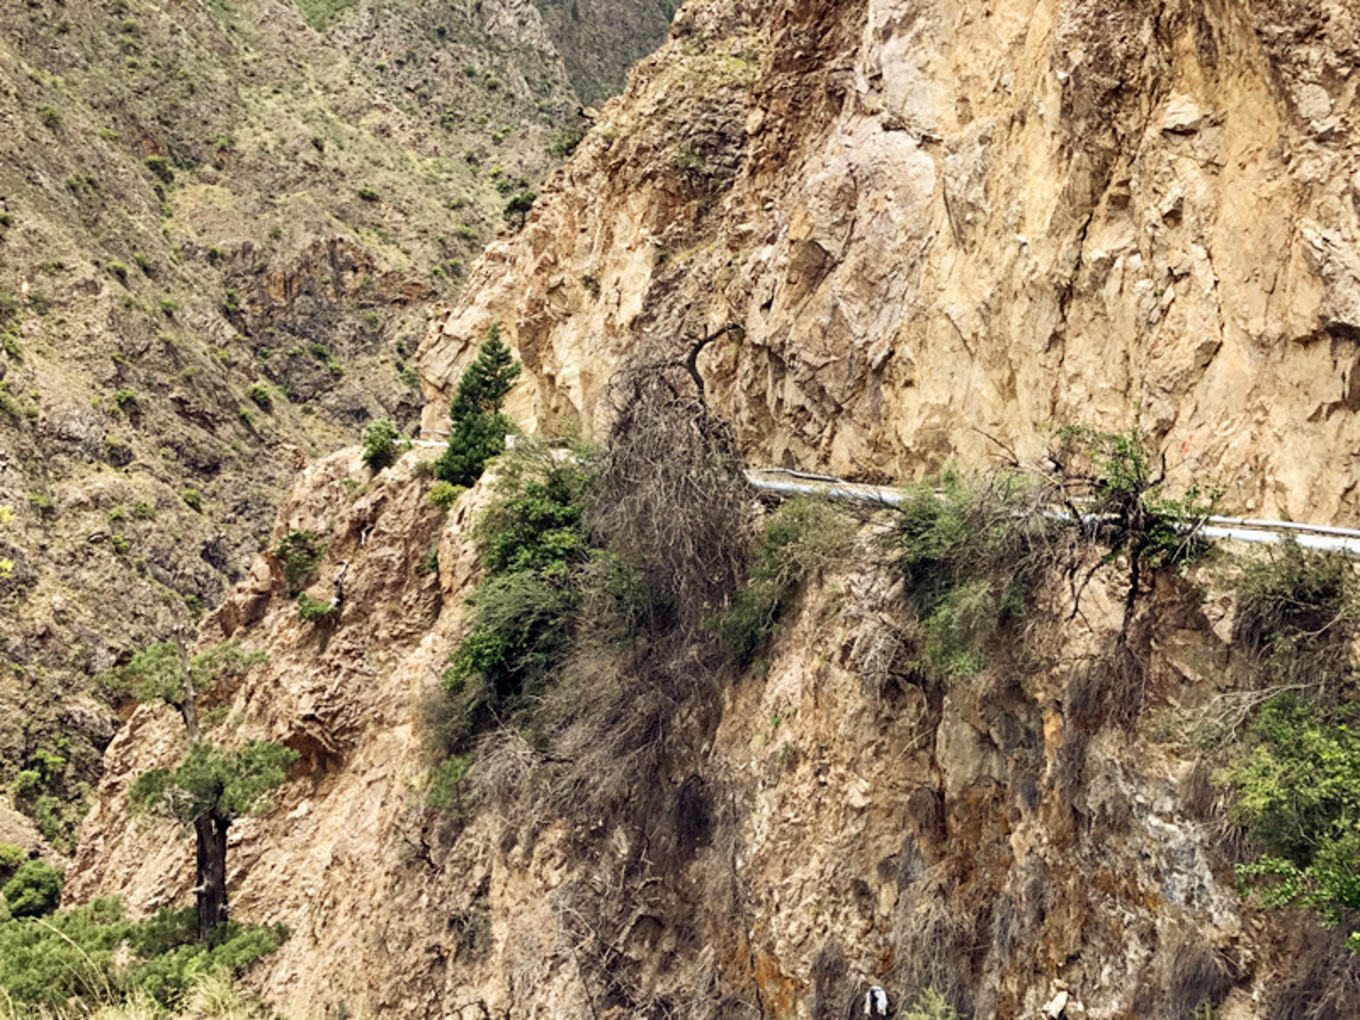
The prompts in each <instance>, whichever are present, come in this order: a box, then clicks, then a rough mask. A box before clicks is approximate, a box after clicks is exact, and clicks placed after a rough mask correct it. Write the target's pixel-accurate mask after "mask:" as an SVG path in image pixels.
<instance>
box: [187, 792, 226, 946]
mask: <svg viewBox="0 0 1360 1020" xmlns="http://www.w3.org/2000/svg"><path fill="white" fill-rule="evenodd" d="M230 825H231V820H230V819H228V818H223V817H222V816H221V815H218V814H217V813H215V812H214V813H210V814H206V815H204V816H203V817H201V818H199V819H198V820H197V821H196V822H194V840H195V842H196V843H197V845H198V889H197V890H195V891H196V893H197V896H198V937H199V940H200V941H203V942H206V941H207V940H208V937H209V936H210V935H211V934H212V931H213V929H214V928H216V927H217V926H218V925H219V924H221V923H222V922H223V921H225V920H226V919H227V827H228V826H230Z"/></svg>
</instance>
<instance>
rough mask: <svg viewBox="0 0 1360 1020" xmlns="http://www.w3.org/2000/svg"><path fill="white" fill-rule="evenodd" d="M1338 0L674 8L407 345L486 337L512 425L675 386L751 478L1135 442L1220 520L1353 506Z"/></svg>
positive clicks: (1347, 39) (1351, 99) (435, 383)
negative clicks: (1209, 502) (690, 348)
mask: <svg viewBox="0 0 1360 1020" xmlns="http://www.w3.org/2000/svg"><path fill="white" fill-rule="evenodd" d="M1358 31H1360V27H1358V23H1357V19H1356V15H1355V12H1354V11H1353V10H1351V9H1350V8H1349V7H1348V6H1346V5H1344V4H1329V3H1305V2H1299V3H1290V4H1284V5H1281V4H1267V3H1258V2H1252V3H1248V4H1245V5H1243V4H1238V5H1229V6H1223V5H1219V4H1213V3H1199V2H1190V0H1184V2H1183V0H1172V2H1167V3H1133V4H1122V5H1120V6H1118V7H1117V8H1111V7H1110V6H1109V5H1108V4H1101V3H1094V2H1087V0H1054V2H1037V3H1002V4H975V3H964V4H962V5H953V6H950V5H945V4H937V3H930V2H926V3H917V2H902V0H871V2H867V3H858V2H855V3H819V4H808V3H773V2H771V3H764V4H756V5H750V4H742V5H736V4H726V3H714V4H706V5H690V6H689V7H687V8H686V9H685V10H684V11H683V12H682V13H681V14H680V16H679V17H678V19H677V22H676V26H675V28H674V29H673V31H672V38H671V41H670V43H669V44H668V45H667V47H665V48H664V49H663V50H662V51H661V52H659V53H658V54H656V55H655V56H653V57H652V58H649V59H648V60H647V61H644V62H643V64H642V65H640V67H639V69H638V70H637V71H636V72H635V73H634V75H633V77H632V79H631V82H630V85H629V88H628V90H627V92H626V94H625V95H624V96H623V97H622V98H621V99H619V100H617V101H614V102H612V103H611V104H609V105H608V106H607V107H606V108H605V110H604V111H603V113H602V115H601V117H600V119H599V120H598V122H597V124H596V126H595V128H594V130H593V131H592V132H591V133H590V135H589V136H588V137H587V139H586V141H585V142H584V143H583V144H582V146H581V149H580V151H579V153H578V155H577V156H576V158H575V159H574V160H573V161H572V162H571V163H570V164H569V165H568V166H567V167H566V168H565V169H564V170H563V171H562V172H561V173H560V175H559V176H558V177H556V178H555V180H554V181H553V183H552V185H551V186H550V187H548V188H547V189H545V191H544V193H543V195H542V196H541V197H540V199H539V202H538V205H537V207H536V209H535V212H534V214H533V216H532V217H531V218H530V221H529V224H528V226H527V227H526V228H525V229H524V231H523V232H521V233H519V234H518V235H516V236H513V237H505V238H502V239H501V240H499V241H498V242H496V243H495V244H493V245H492V246H491V247H490V248H489V249H488V251H487V253H486V255H485V257H484V259H483V261H482V262H481V263H480V265H479V267H478V269H477V270H476V271H475V273H474V275H473V276H472V277H471V279H470V283H471V286H469V287H468V289H467V291H466V292H465V295H466V296H465V298H464V300H463V302H462V303H461V304H460V305H459V306H458V307H457V308H455V309H454V310H453V312H452V313H451V314H450V315H449V317H448V318H447V319H446V320H445V321H444V322H443V323H441V324H440V325H439V327H438V328H437V329H436V331H435V332H434V333H433V334H432V336H431V337H430V338H429V339H428V340H427V341H426V344H425V347H424V351H425V356H424V375H425V383H426V389H427V393H428V394H429V395H430V396H431V397H434V398H435V405H433V406H432V407H431V408H430V409H428V410H427V412H426V416H427V423H428V422H430V421H433V420H436V419H438V418H439V417H440V416H441V413H442V412H441V410H440V408H439V406H438V405H439V404H440V402H441V401H442V402H444V403H446V402H447V398H448V395H449V392H450V389H449V388H450V387H451V386H452V384H453V380H454V379H455V378H456V375H457V372H456V369H457V367H458V366H459V365H460V364H461V363H462V362H463V361H464V360H465V359H466V357H467V351H468V349H469V347H470V345H472V344H474V343H475V341H476V340H478V339H479V338H480V337H481V336H482V335H483V334H484V333H485V331H486V329H487V327H488V326H489V325H490V324H491V323H492V322H500V323H502V325H503V328H504V330H505V335H506V336H507V338H508V339H509V340H510V341H511V342H513V343H514V344H515V346H516V347H517V349H518V351H519V352H520V354H521V356H522V357H523V358H524V360H525V364H526V366H527V367H528V369H529V372H528V373H527V374H526V376H525V379H524V382H523V383H522V387H521V393H520V394H519V404H518V406H517V410H518V411H519V412H520V413H521V414H522V415H524V416H525V417H526V418H528V419H530V420H532V421H534V422H538V423H541V424H543V425H545V426H548V427H552V426H555V425H557V424H558V423H560V422H562V421H564V420H575V419H579V420H580V421H581V422H582V423H583V426H584V428H585V429H586V431H587V432H590V431H594V430H597V429H598V428H599V427H600V424H601V422H602V420H603V419H605V418H606V417H607V409H606V407H605V396H604V387H605V382H606V380H607V379H608V378H609V375H610V372H611V370H612V369H613V367H614V366H615V365H617V364H619V363H620V361H622V360H623V359H624V358H625V357H630V356H633V357H640V356H645V355H646V354H650V353H651V352H665V353H673V352H674V351H676V350H677V349H682V346H683V342H684V341H685V340H686V339H694V338H697V337H698V336H701V335H704V334H705V333H707V332H709V331H711V330H713V329H714V328H716V327H718V326H722V325H726V324H731V323H735V324H739V325H740V326H742V327H743V329H744V334H743V335H742V336H741V338H740V339H730V340H729V342H725V343H722V344H716V345H714V346H713V347H712V349H711V350H709V351H707V352H705V354H704V355H703V357H702V358H701V360H700V365H701V368H702V369H703V371H704V373H705V376H706V378H707V379H708V381H709V390H710V393H712V394H714V395H715V396H716V399H717V401H718V403H719V404H720V405H721V407H722V408H723V409H724V410H725V411H727V412H730V413H731V415H732V416H733V418H734V419H735V421H736V423H737V425H738V428H739V431H740V433H741V435H742V437H743V440H744V442H745V444H746V447H747V449H748V452H749V456H750V458H751V459H752V460H753V461H766V462H770V463H774V464H780V465H784V466H795V465H797V466H804V467H813V466H817V467H823V468H830V469H831V470H832V471H834V472H836V473H839V474H848V475H857V476H862V477H866V478H875V477H877V478H894V477H903V476H919V475H920V474H922V473H923V472H927V471H930V470H933V469H936V468H938V467H939V466H940V465H941V464H942V463H943V462H944V461H945V460H946V459H947V458H949V457H951V456H956V457H958V458H959V459H960V460H961V461H962V462H964V463H966V464H974V465H979V466H980V465H981V464H982V463H983V462H984V461H985V460H986V459H987V458H988V457H989V456H990V455H992V454H993V453H995V452H997V451H998V447H996V446H995V445H994V444H992V442H991V440H990V439H989V438H987V437H988V436H991V437H995V438H997V439H999V440H1001V441H1003V442H1005V443H1006V444H1007V445H1009V446H1011V447H1013V448H1014V449H1015V450H1016V451H1018V452H1019V453H1020V454H1021V455H1022V456H1026V457H1032V456H1035V455H1037V454H1039V453H1040V452H1042V449H1043V445H1044V443H1045V435H1046V430H1047V429H1048V428H1049V427H1050V426H1051V425H1052V424H1055V423H1063V422H1072V421H1087V422H1096V423H1099V424H1102V425H1105V426H1108V427H1112V428H1123V427H1127V426H1128V425H1130V424H1135V423H1136V424H1138V425H1139V426H1141V427H1143V428H1144V429H1147V430H1148V431H1150V432H1151V433H1152V434H1153V435H1154V436H1155V437H1157V438H1158V439H1159V440H1161V441H1163V442H1165V443H1166V444H1167V446H1168V448H1169V450H1170V452H1171V466H1172V469H1173V472H1174V473H1175V476H1176V477H1177V478H1178V479H1180V480H1181V481H1183V482H1185V483H1187V484H1188V483H1189V481H1190V480H1192V479H1206V478H1214V479H1220V478H1221V479H1223V480H1225V481H1227V482H1228V483H1230V489H1229V502H1230V503H1231V505H1232V506H1233V507H1234V508H1236V509H1240V510H1243V511H1250V512H1253V513H1255V512H1261V513H1275V512H1285V511H1287V512H1289V513H1291V514H1294V515H1296V516H1300V517H1302V516H1309V517H1314V518H1318V519H1323V520H1345V519H1349V518H1351V517H1353V516H1354V515H1355V514H1356V511H1357V507H1356V506H1355V499H1356V491H1357V490H1356V481H1357V474H1356V470H1357V469H1356V465H1355V463H1354V459H1353V457H1352V451H1353V450H1354V449H1355V448H1357V441H1360V432H1358V431H1357V425H1356V422H1355V419H1353V418H1352V413H1353V411H1354V410H1355V406H1356V399H1355V394H1354V393H1353V392H1352V391H1353V390H1355V384H1354V381H1353V376H1354V375H1355V371H1356V369H1355V366H1356V364H1357V348H1356V338H1357V332H1356V325H1357V321H1356V320H1357V316H1358V315H1360V254H1357V252H1360V249H1358V248H1357V243H1358V241H1360V233H1358V231H1360V213H1358V212H1357V208H1358V206H1360V198H1357V196H1360V191H1357V184H1356V172H1357V163H1356V158H1355V154H1354V150H1355V142H1356V138H1355V133H1354V132H1355V128H1354V125H1353V124H1352V119H1353V111H1354V104H1355V101H1356V97H1355V88H1354V77H1353V75H1351V73H1350V72H1351V70H1352V68H1353V66H1354V63H1355V61H1356V60H1357V54H1358V53H1360V50H1357V45H1358V43H1357V39H1358V38H1360V36H1358V35H1357V32H1358Z"/></svg>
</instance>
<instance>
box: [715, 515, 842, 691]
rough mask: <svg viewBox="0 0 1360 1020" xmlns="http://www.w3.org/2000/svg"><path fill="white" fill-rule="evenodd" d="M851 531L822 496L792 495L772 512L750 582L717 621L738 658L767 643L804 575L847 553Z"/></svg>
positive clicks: (743, 660) (741, 659) (744, 659)
mask: <svg viewBox="0 0 1360 1020" xmlns="http://www.w3.org/2000/svg"><path fill="white" fill-rule="evenodd" d="M852 534H853V528H852V526H851V524H850V521H849V520H848V519H847V518H846V517H845V516H844V515H843V514H840V513H838V512H837V511H836V510H835V509H834V508H832V507H831V506H830V505H829V504H828V503H825V502H823V501H820V500H813V499H796V500H791V501H789V502H788V503H785V504H784V505H783V506H781V507H780V508H779V509H778V510H777V511H775V513H774V514H773V515H771V517H770V519H769V520H768V521H767V522H766V525H765V531H764V534H763V535H761V537H760V539H759V541H758V542H757V543H756V546H755V552H754V562H753V563H752V566H751V569H750V573H749V574H748V575H747V579H746V582H745V584H743V585H742V587H741V588H740V589H739V590H738V591H737V594H736V597H735V598H734V599H733V600H732V606H731V608H730V609H728V610H727V611H726V612H724V613H722V614H720V615H719V616H718V617H717V618H716V619H714V620H713V621H712V626H713V627H714V629H715V630H716V632H717V633H718V635H719V637H720V638H721V639H722V641H723V644H724V645H725V646H726V648H727V649H728V652H729V654H731V655H732V656H733V658H735V659H736V661H737V662H739V663H740V664H742V665H745V664H747V663H749V662H750V661H751V659H752V658H753V657H754V656H755V654H756V653H757V652H759V651H760V650H761V649H762V648H763V647H765V643H766V642H767V641H768V640H769V639H770V636H771V635H772V634H773V633H774V628H775V624H776V623H777V622H778V620H779V617H780V616H781V615H782V614H783V613H784V611H785V610H787V609H788V608H789V606H790V605H791V603H792V602H793V598H794V596H795V595H796V594H797V591H798V587H799V585H800V584H802V582H803V579H804V578H806V577H807V576H809V575H810V574H813V573H815V572H816V571H818V570H820V569H821V568H822V567H823V566H825V565H827V564H828V563H830V562H832V561H834V560H836V559H838V558H840V557H843V556H844V555H845V554H846V553H847V552H848V551H849V548H850V542H851V537H852Z"/></svg>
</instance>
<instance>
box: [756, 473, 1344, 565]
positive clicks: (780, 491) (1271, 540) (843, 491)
mask: <svg viewBox="0 0 1360 1020" xmlns="http://www.w3.org/2000/svg"><path fill="white" fill-rule="evenodd" d="M768 474H782V475H788V476H790V477H793V478H799V479H808V480H809V481H812V480H815V481H819V482H825V483H826V484H822V485H816V484H807V482H776V481H773V480H771V479H768V478H764V477H762V476H763V475H768ZM746 477H747V479H748V480H749V481H750V482H751V484H752V485H754V486H755V487H756V488H757V489H760V490H761V491H763V492H772V493H775V494H776V495H781V496H824V497H825V498H827V499H834V500H841V501H844V502H858V503H881V504H885V505H887V506H897V505H898V504H900V503H901V502H902V494H901V493H900V492H898V491H897V490H895V489H887V488H883V487H882V486H877V485H856V484H854V483H850V482H845V481H842V480H841V479H839V478H831V477H829V476H826V475H806V474H803V473H801V472H797V471H789V470H787V469H785V468H761V469H756V470H751V471H748V472H746ZM1205 520H1206V523H1205V525H1204V526H1203V527H1201V528H1200V529H1199V534H1201V535H1203V536H1204V537H1205V538H1215V539H1224V540H1226V541H1229V542H1248V543H1253V544H1257V545H1278V544H1279V543H1280V542H1282V541H1284V537H1285V535H1290V536H1291V537H1292V538H1293V539H1294V541H1295V542H1297V543H1298V544H1299V545H1300V546H1301V547H1302V548H1304V549H1315V550H1318V551H1320V552H1338V553H1342V554H1344V555H1346V556H1352V557H1355V558H1356V559H1360V530H1358V529H1355V528H1339V527H1336V526H1334V525H1330V524H1305V523H1302V522H1300V521H1271V520H1264V519H1260V518H1255V517H1223V516H1220V515H1217V514H1215V515H1214V516H1212V517H1208V518H1206V519H1205Z"/></svg>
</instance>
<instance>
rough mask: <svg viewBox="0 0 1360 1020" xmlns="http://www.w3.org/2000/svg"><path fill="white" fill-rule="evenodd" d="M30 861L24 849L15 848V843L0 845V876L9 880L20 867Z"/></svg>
mask: <svg viewBox="0 0 1360 1020" xmlns="http://www.w3.org/2000/svg"><path fill="white" fill-rule="evenodd" d="M26 860H28V854H26V853H25V852H24V849H23V847H20V846H15V845H14V844H13V843H0V874H3V875H4V877H6V878H8V877H9V876H10V875H12V874H13V873H14V871H15V869H16V868H18V867H19V865H21V864H23V863H24V861H26Z"/></svg>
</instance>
